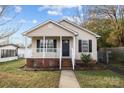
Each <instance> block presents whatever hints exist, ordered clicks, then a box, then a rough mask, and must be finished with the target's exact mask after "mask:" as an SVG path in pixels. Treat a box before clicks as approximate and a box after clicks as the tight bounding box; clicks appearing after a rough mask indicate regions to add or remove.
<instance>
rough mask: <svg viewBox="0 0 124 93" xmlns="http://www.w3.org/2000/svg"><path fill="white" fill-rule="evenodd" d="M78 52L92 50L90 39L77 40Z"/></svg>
mask: <svg viewBox="0 0 124 93" xmlns="http://www.w3.org/2000/svg"><path fill="white" fill-rule="evenodd" d="M78 46H79V52H92V40H79V44H78Z"/></svg>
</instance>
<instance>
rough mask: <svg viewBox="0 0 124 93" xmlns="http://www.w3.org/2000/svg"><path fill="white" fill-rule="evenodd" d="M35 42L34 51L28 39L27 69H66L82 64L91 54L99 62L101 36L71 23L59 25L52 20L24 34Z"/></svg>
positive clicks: (59, 23)
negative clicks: (82, 54) (82, 60)
mask: <svg viewBox="0 0 124 93" xmlns="http://www.w3.org/2000/svg"><path fill="white" fill-rule="evenodd" d="M23 35H24V36H25V38H27V37H29V38H31V39H32V44H31V48H28V47H27V42H28V41H27V39H25V45H26V47H25V50H26V51H25V58H26V59H27V63H26V65H27V67H38V68H43V67H47V68H50V67H58V68H59V69H63V68H64V67H68V66H71V68H72V69H74V68H75V64H76V63H77V62H79V61H81V59H80V55H81V53H86V54H87V53H88V54H91V57H92V59H93V60H95V61H97V39H98V38H99V37H100V36H99V35H97V34H95V33H93V32H92V31H90V30H87V29H85V28H83V27H80V26H79V25H77V24H75V23H73V22H70V21H69V20H61V21H59V22H55V21H52V20H48V21H46V22H44V23H42V24H40V25H38V26H36V27H34V28H32V29H30V30H29V31H26V32H24V33H23Z"/></svg>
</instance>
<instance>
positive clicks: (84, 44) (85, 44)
mask: <svg viewBox="0 0 124 93" xmlns="http://www.w3.org/2000/svg"><path fill="white" fill-rule="evenodd" d="M82 50H83V52H89V42H88V40H82Z"/></svg>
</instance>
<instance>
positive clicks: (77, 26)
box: [58, 19, 101, 37]
mask: <svg viewBox="0 0 124 93" xmlns="http://www.w3.org/2000/svg"><path fill="white" fill-rule="evenodd" d="M63 21H64V22H66V23H69V24H71V25H73V26H75V27H76V28H78V29H81V30H83V31H86V32H88V33H90V34H92V35H94V36H95V37H101V36H100V35H98V34H96V33H94V32H92V31H90V30H88V29H85V28H83V27H81V26H79V25H77V24H75V23H73V22H70V21H69V20H65V19H63V20H60V21H59V22H58V23H61V22H63Z"/></svg>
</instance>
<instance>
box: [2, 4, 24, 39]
mask: <svg viewBox="0 0 124 93" xmlns="http://www.w3.org/2000/svg"><path fill="white" fill-rule="evenodd" d="M17 14H18V13H16V12H14V10H13V6H5V5H0V27H1V29H0V39H4V38H6V37H10V36H11V35H13V34H14V33H15V32H17V31H18V30H19V28H20V27H21V26H22V23H19V24H16V26H15V27H9V26H7V24H8V23H9V22H11V21H12V20H14V18H15V17H16V16H17Z"/></svg>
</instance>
